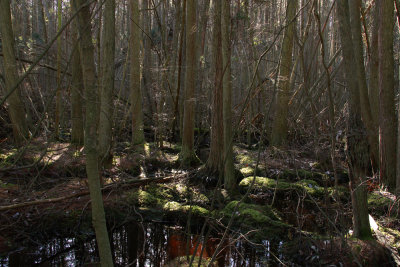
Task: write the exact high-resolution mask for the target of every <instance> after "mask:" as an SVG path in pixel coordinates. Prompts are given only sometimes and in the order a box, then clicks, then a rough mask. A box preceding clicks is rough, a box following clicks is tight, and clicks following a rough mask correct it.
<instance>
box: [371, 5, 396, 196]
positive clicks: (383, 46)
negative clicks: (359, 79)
mask: <svg viewBox="0 0 400 267" xmlns="http://www.w3.org/2000/svg"><path fill="white" fill-rule="evenodd" d="M376 4H379V6H380V8H379V9H380V16H379V17H380V23H379V41H378V43H379V60H380V61H379V95H380V101H379V102H380V104H379V107H380V117H379V118H380V128H379V140H380V144H379V150H380V151H379V152H380V178H381V182H382V183H383V184H385V185H386V186H387V187H388V188H389V189H391V190H394V189H395V188H396V169H395V166H396V113H395V112H396V107H395V102H394V99H395V93H394V59H393V58H394V56H393V26H394V17H393V13H394V6H393V1H392V0H381V1H379V2H377V3H376Z"/></svg>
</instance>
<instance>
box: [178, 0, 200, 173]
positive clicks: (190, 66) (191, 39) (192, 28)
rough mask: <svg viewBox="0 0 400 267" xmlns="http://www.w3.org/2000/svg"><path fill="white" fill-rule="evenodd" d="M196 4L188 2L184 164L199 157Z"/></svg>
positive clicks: (183, 141) (183, 137)
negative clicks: (196, 140) (196, 137)
mask: <svg viewBox="0 0 400 267" xmlns="http://www.w3.org/2000/svg"><path fill="white" fill-rule="evenodd" d="M196 5H197V1H194V0H187V3H186V72H185V100H184V114H183V135H182V151H181V155H180V156H181V160H182V165H183V166H189V165H191V164H192V163H193V161H195V160H196V159H197V157H196V155H195V153H194V107H195V103H196V100H195V97H194V88H195V86H196V85H195V81H196V79H195V78H196V66H197V62H196V49H197V45H196V32H197V28H196Z"/></svg>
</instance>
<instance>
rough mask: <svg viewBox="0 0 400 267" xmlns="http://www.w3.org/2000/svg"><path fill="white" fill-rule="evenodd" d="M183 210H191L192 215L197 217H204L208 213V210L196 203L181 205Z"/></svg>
mask: <svg viewBox="0 0 400 267" xmlns="http://www.w3.org/2000/svg"><path fill="white" fill-rule="evenodd" d="M183 208H184V210H185V211H190V210H191V212H192V215H194V216H198V217H206V216H208V215H209V213H210V212H209V211H208V210H207V209H205V208H203V207H200V206H197V205H193V206H190V205H185V206H183Z"/></svg>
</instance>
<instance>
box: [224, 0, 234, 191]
mask: <svg viewBox="0 0 400 267" xmlns="http://www.w3.org/2000/svg"><path fill="white" fill-rule="evenodd" d="M221 16H222V59H223V60H222V62H223V69H224V73H223V119H224V121H223V124H224V154H223V155H224V157H225V159H224V161H225V166H224V187H225V189H226V190H228V192H229V193H230V194H232V193H234V191H235V189H236V178H235V168H234V165H233V149H232V145H233V135H232V77H231V35H230V31H231V0H223V1H222V12H221Z"/></svg>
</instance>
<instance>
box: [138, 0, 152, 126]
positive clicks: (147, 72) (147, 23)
mask: <svg viewBox="0 0 400 267" xmlns="http://www.w3.org/2000/svg"><path fill="white" fill-rule="evenodd" d="M149 1H150V0H142V12H141V13H142V29H143V31H144V34H143V50H144V51H143V70H142V75H143V79H142V83H143V91H144V93H145V97H146V99H147V104H148V105H147V107H148V108H149V110H148V111H149V114H150V118H151V122H152V121H153V115H154V111H155V108H154V107H153V106H154V104H153V101H152V98H151V96H152V95H153V76H152V71H151V68H152V60H151V39H150V38H149V36H150V35H151V33H150V29H151V16H150V12H151V9H150V6H149Z"/></svg>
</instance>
